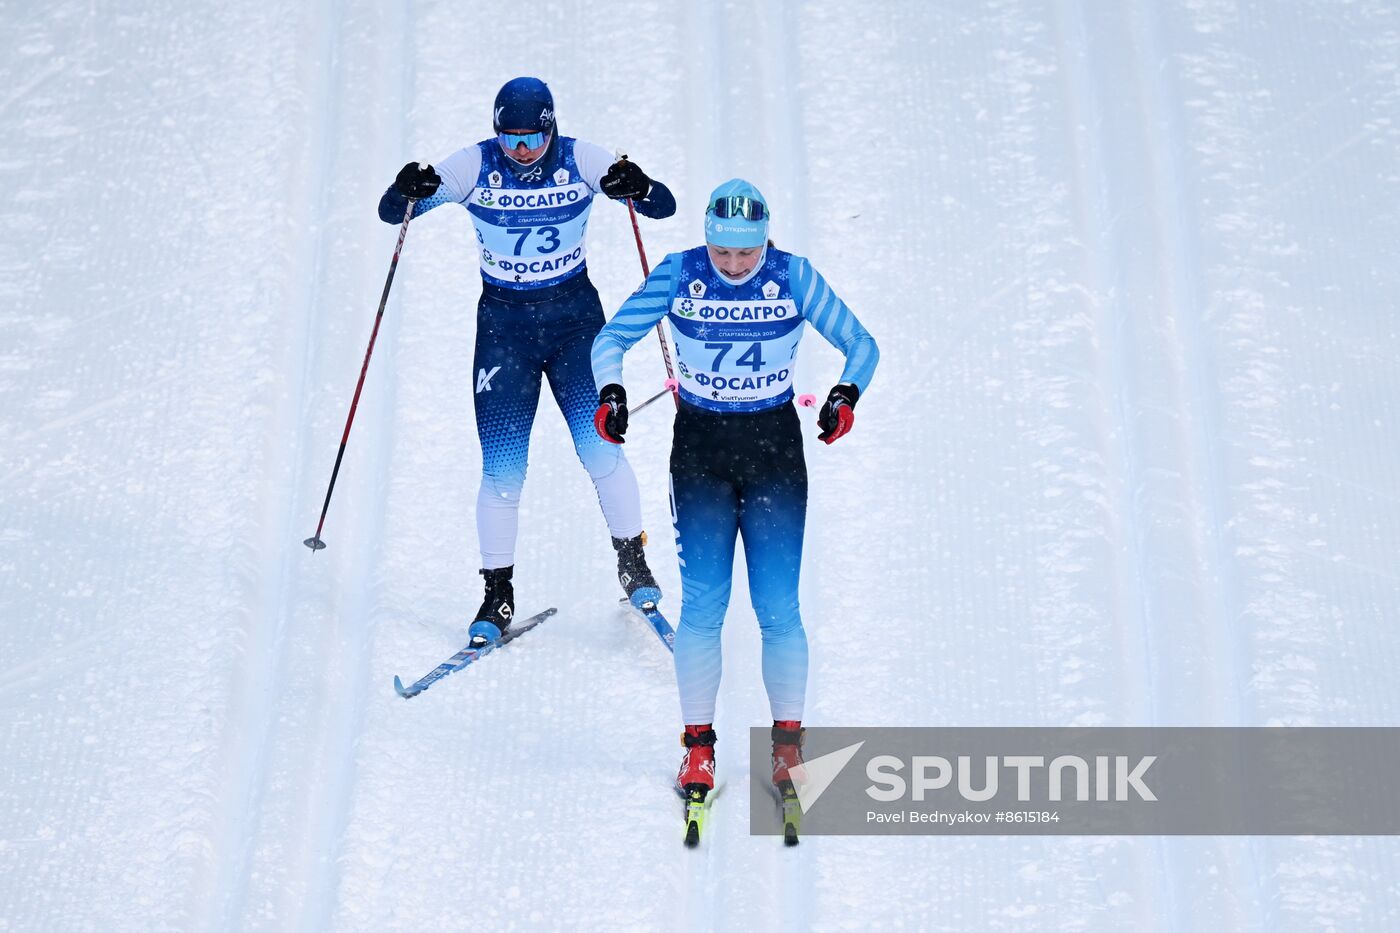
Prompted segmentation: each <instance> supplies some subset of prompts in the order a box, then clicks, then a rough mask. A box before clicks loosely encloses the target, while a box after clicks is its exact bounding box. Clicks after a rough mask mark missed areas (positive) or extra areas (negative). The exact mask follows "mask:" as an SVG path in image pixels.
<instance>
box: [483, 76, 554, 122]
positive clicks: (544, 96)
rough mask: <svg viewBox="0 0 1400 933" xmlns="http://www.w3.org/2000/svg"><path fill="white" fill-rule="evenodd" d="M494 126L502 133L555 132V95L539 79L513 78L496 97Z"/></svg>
mask: <svg viewBox="0 0 1400 933" xmlns="http://www.w3.org/2000/svg"><path fill="white" fill-rule="evenodd" d="M492 113H493V117H492V121H491V125H492V126H493V127H495V130H496V132H497V133H499V132H501V131H502V130H528V131H529V132H532V133H534V132H539V133H551V132H553V131H554V95H553V94H551V93H550V92H549V85H547V84H545V83H544V82H543V81H541V80H540V79H539V78H511V79H510V80H509V81H507V82H506V83H505V84H504V85H503V86H502V87H501V89H500V91H498V92H497V93H496V106H495V108H494V110H493V111H492Z"/></svg>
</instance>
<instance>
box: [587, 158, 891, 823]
mask: <svg viewBox="0 0 1400 933" xmlns="http://www.w3.org/2000/svg"><path fill="white" fill-rule="evenodd" d="M705 240H706V244H705V245H704V246H701V247H697V248H695V249H691V250H688V251H686V252H683V253H672V254H671V255H669V256H667V257H666V258H665V260H664V261H663V262H662V263H661V264H660V265H659V266H657V267H656V269H655V270H654V271H653V272H652V273H651V275H650V276H648V278H647V280H646V281H645V282H644V283H643V284H642V286H641V287H640V288H638V289H637V291H636V292H634V293H633V294H632V297H630V298H629V299H627V301H626V302H625V303H624V304H623V306H622V308H621V309H620V310H619V311H618V313H617V314H616V315H615V316H614V317H613V319H612V320H611V321H609V322H608V324H607V326H605V327H604V328H603V330H602V331H601V332H600V333H599V334H598V337H597V339H595V340H594V342H593V378H594V381H595V382H596V383H597V385H598V387H599V407H598V410H597V412H596V413H595V417H594V424H595V426H596V427H597V428H598V433H599V434H600V435H602V436H603V437H604V439H606V440H610V441H613V442H614V443H622V442H623V440H624V438H623V434H624V433H625V432H626V429H627V396H626V392H625V391H624V390H623V388H622V356H623V353H624V352H626V350H627V349H628V348H629V347H631V346H632V345H634V344H635V343H636V342H637V341H639V340H641V339H642V337H644V336H645V335H646V333H647V332H648V331H649V330H650V329H651V328H652V327H653V326H654V325H655V324H656V322H657V321H659V320H661V319H662V318H663V317H664V318H665V319H666V320H667V322H668V323H669V324H670V328H671V333H672V336H673V338H674V340H675V345H676V368H677V376H678V382H679V388H678V392H679V396H680V407H679V411H678V413H677V416H676V422H675V435H674V441H673V446H672V450H671V509H672V518H673V520H674V522H675V527H676V540H677V549H678V551H679V556H680V565H681V580H682V585H683V586H682V590H683V592H682V596H681V617H680V625H679V627H678V629H677V631H676V641H675V654H676V681H677V685H678V687H679V689H680V699H681V713H682V717H683V718H684V721H685V732H684V733H683V735H682V741H683V743H684V744H685V746H686V756H685V759H684V760H683V761H682V763H681V770H680V773H679V775H678V776H677V785H678V787H679V788H680V789H681V790H682V791H683V792H686V793H690V792H692V791H698V792H700V793H701V794H702V796H703V794H704V793H707V792H708V791H709V789H711V788H712V787H713V786H714V741H715V735H714V729H713V727H712V724H713V722H714V710H715V696H716V694H717V693H718V690H719V682H720V657H721V656H720V627H721V625H722V624H723V621H724V614H725V610H726V609H727V608H728V604H729V593H730V586H731V579H732V572H733V565H734V545H735V539H736V537H737V536H739V535H742V536H743V539H744V556H745V560H746V562H747V564H748V574H749V594H750V597H751V598H752V601H753V607H754V612H755V614H756V615H757V616H758V622H759V625H760V627H761V630H762V638H763V682H764V687H765V688H766V690H767V692H768V701H769V706H770V708H771V712H772V714H773V730H774V731H773V739H774V760H773V780H774V783H775V784H776V785H778V786H779V788H780V789H785V790H788V791H790V790H791V782H790V780H789V778H788V769H789V768H791V767H792V766H793V765H794V764H796V762H797V761H799V760H800V751H799V745H800V738H801V720H802V712H803V702H804V700H805V695H806V688H807V636H806V633H805V632H804V631H803V628H802V619H801V616H800V614H799V611H798V576H799V571H800V569H801V563H802V534H803V525H804V522H805V519H806V508H807V469H806V463H805V461H804V459H803V454H802V438H801V435H800V432H799V424H798V418H797V410H796V408H795V407H794V405H793V388H792V383H793V363H794V358H795V356H796V353H797V346H798V342H799V341H800V340H801V339H802V332H803V328H804V326H805V325H808V324H810V325H811V326H812V327H813V328H814V329H815V330H816V331H817V332H818V333H819V334H821V335H822V336H823V337H825V338H826V339H827V340H828V341H829V342H830V343H831V344H832V345H834V346H835V347H837V348H838V349H839V350H841V352H842V353H843V354H845V357H846V365H845V369H844V371H843V373H842V376H841V382H840V383H839V384H837V385H836V386H835V387H834V388H833V389H832V390H831V392H830V393H829V395H828V396H827V399H826V403H825V405H823V406H822V410H821V414H820V415H819V417H818V423H819V425H820V427H821V428H822V433H821V434H820V436H819V439H820V440H823V441H825V442H826V443H828V444H830V443H831V442H833V441H835V440H836V439H837V438H839V437H841V436H843V435H844V434H846V432H848V431H849V430H850V429H851V427H852V425H853V424H854V422H855V415H854V408H855V404H856V401H857V399H859V398H860V396H861V394H862V393H863V392H864V391H865V388H866V386H868V385H869V383H870V379H871V376H872V375H873V374H874V371H875V366H876V363H877V362H878V360H879V350H878V349H877V347H876V345H875V340H874V338H872V337H871V336H870V334H869V333H867V332H866V330H865V328H864V327H862V326H861V323H860V321H858V320H857V319H856V316H855V315H854V314H853V313H852V312H851V310H850V308H848V307H847V306H846V304H845V303H844V302H843V301H842V300H841V299H840V298H838V297H837V296H836V294H835V293H834V292H833V291H832V290H831V287H830V286H829V285H827V283H826V280H825V279H823V278H822V276H821V274H820V273H819V272H817V271H816V269H814V268H812V265H811V263H810V262H808V261H807V260H806V259H804V258H803V257H801V256H794V255H792V254H790V253H785V252H783V251H781V250H779V249H776V248H774V247H773V246H772V244H771V243H770V241H769V240H768V209H767V203H766V202H765V200H764V198H763V195H762V194H761V193H760V192H759V191H758V189H757V188H755V187H754V186H753V185H751V184H749V183H748V182H746V181H743V180H741V179H733V180H731V181H728V182H725V183H724V184H723V185H720V186H719V187H718V188H717V189H715V192H714V193H713V194H712V195H711V196H710V202H709V206H708V208H707V210H706V214H705ZM784 785H786V787H784Z"/></svg>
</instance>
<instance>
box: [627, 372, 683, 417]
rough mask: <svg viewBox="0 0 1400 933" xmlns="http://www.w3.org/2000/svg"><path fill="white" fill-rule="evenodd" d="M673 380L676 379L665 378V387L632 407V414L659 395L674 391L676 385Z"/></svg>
mask: <svg viewBox="0 0 1400 933" xmlns="http://www.w3.org/2000/svg"><path fill="white" fill-rule="evenodd" d="M675 381H676V380H674V379H667V380H666V388H664V389H662V390H661V391H660V392H658V393H656V394H655V395H653V396H652V397H651V398H649V399H647V400H646V401H645V402H643V403H642V404H640V405H638V406H637V407H636V408H634V409H632V414H634V415H635V414H636V413H637V412H639V411H641V410H642V409H643V408H646V407H647V406H648V405H650V404H651V403H652V402H654V401H656V400H657V399H659V398H660V397H661V396H663V395H665V394H666V393H667V392H675V391H676V387H675V386H674V385H673V383H674V382H675Z"/></svg>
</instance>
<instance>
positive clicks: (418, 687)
mask: <svg viewBox="0 0 1400 933" xmlns="http://www.w3.org/2000/svg"><path fill="white" fill-rule="evenodd" d="M558 611H559V610H558V609H553V608H551V609H546V610H545V611H544V612H541V613H537V614H536V615H532V616H530V618H528V619H525V620H524V621H521V622H517V623H515V624H514V625H512V626H510V627H509V628H507V629H506V630H505V634H503V635H502V636H501V638H500V640H499V641H494V642H492V643H490V644H489V645H483V646H482V647H480V648H473V647H471V646H470V645H468V646H466V647H464V648H463V649H462V650H461V651H459V652H457V653H456V654H454V655H453V656H452V657H450V658H448V659H447V660H446V661H443V662H442V663H441V664H439V665H438V666H437V667H435V668H433V669H432V670H431V671H429V672H428V673H427V674H424V675H423V676H422V677H420V678H418V679H417V680H415V681H414V682H413V683H411V684H409V685H408V686H407V687H405V686H404V685H403V680H402V679H400V677H399V676H398V675H397V674H395V675H394V690H395V691H397V693H398V695H399V696H401V697H403V698H404V699H405V700H407V699H409V698H410V697H416V696H417V695H418V694H420V693H422V692H423V691H424V690H427V689H428V688H429V687H431V686H432V685H433V684H435V683H437V682H438V681H439V680H442V678H444V677H446V676H447V675H448V674H451V673H453V672H454V671H460V670H461V669H462V668H464V667H466V666H467V665H469V664H474V663H476V662H477V661H480V660H481V659H482V658H484V657H486V656H487V655H488V654H490V653H491V652H493V651H495V650H496V649H497V648H502V647H505V646H506V645H508V644H510V643H511V642H513V641H515V640H516V639H517V638H519V637H520V636H521V635H524V634H525V633H526V632H528V631H530V629H532V628H534V627H535V626H537V625H539V624H540V623H541V622H543V621H544V620H545V619H548V618H549V617H550V616H552V615H554V614H555V613H556V612H558Z"/></svg>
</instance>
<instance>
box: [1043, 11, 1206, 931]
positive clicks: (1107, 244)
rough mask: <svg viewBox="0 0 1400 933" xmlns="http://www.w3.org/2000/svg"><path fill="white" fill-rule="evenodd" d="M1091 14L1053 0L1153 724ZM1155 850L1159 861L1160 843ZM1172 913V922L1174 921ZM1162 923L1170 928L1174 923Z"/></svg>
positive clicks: (1138, 644) (1128, 682) (1132, 620)
mask: <svg viewBox="0 0 1400 933" xmlns="http://www.w3.org/2000/svg"><path fill="white" fill-rule="evenodd" d="M1091 16H1092V14H1091V12H1090V11H1087V10H1085V9H1084V8H1083V6H1082V4H1081V3H1080V2H1079V0H1059V2H1057V3H1056V5H1055V10H1054V17H1053V18H1054V23H1055V27H1056V34H1057V38H1058V44H1059V50H1060V59H1061V61H1062V62H1063V68H1064V73H1065V100H1066V104H1067V107H1068V113H1069V120H1068V125H1069V126H1070V127H1071V128H1072V136H1071V140H1072V147H1073V150H1074V160H1073V161H1074V164H1075V165H1076V166H1077V171H1076V173H1075V177H1074V182H1073V184H1072V186H1071V190H1072V192H1073V203H1074V206H1075V223H1076V225H1077V226H1078V227H1079V229H1080V231H1081V236H1080V237H1079V240H1080V241H1081V242H1082V243H1083V244H1084V270H1083V274H1084V276H1085V282H1086V286H1087V289H1088V295H1089V302H1088V303H1089V305H1090V308H1089V310H1090V312H1091V314H1092V316H1093V318H1094V321H1095V330H1096V331H1097V332H1098V334H1099V335H1100V339H1099V340H1098V341H1097V346H1098V351H1097V355H1098V364H1097V365H1098V370H1099V376H1098V383H1099V385H1100V386H1101V390H1100V392H1101V400H1102V401H1101V404H1102V406H1103V422H1104V426H1105V427H1104V432H1103V436H1104V438H1105V440H1104V445H1105V448H1106V449H1105V451H1104V459H1105V463H1106V464H1107V470H1106V479H1107V482H1108V484H1109V491H1110V495H1109V501H1110V503H1112V513H1113V514H1114V516H1115V522H1114V526H1115V528H1116V532H1117V533H1116V537H1117V541H1116V542H1115V546H1114V547H1113V548H1112V553H1113V555H1114V557H1113V560H1114V567H1113V573H1112V579H1113V580H1114V581H1115V585H1116V588H1117V599H1116V606H1115V611H1114V612H1113V614H1112V618H1113V619H1114V620H1115V621H1116V623H1117V627H1118V628H1119V632H1118V633H1117V640H1118V643H1119V644H1120V645H1121V646H1123V652H1124V654H1123V658H1122V663H1121V664H1120V665H1119V670H1120V671H1121V672H1122V681H1123V685H1124V686H1123V691H1122V695H1123V703H1122V707H1123V721H1124V722H1125V723H1133V722H1139V723H1141V722H1143V721H1144V720H1146V721H1147V722H1151V721H1152V715H1151V705H1152V697H1151V689H1150V686H1147V687H1144V686H1143V685H1144V684H1148V685H1150V683H1151V681H1152V677H1151V671H1150V667H1149V664H1150V662H1149V659H1150V658H1151V657H1152V652H1153V645H1152V644H1151V643H1150V641H1149V640H1148V639H1149V638H1150V632H1149V627H1148V626H1147V625H1146V624H1145V617H1146V616H1147V607H1146V605H1145V601H1146V596H1145V594H1144V593H1143V587H1142V583H1141V580H1142V575H1143V572H1144V571H1143V567H1142V555H1141V552H1140V547H1139V544H1138V540H1139V536H1138V533H1137V530H1136V524H1137V521H1138V516H1137V514H1136V509H1137V505H1136V501H1137V494H1136V489H1137V487H1138V483H1139V482H1140V480H1139V478H1138V473H1139V470H1138V468H1137V464H1136V462H1135V458H1134V457H1133V450H1134V443H1133V430H1132V423H1131V422H1132V418H1131V414H1130V410H1131V409H1130V405H1129V402H1128V399H1127V398H1126V397H1125V396H1126V393H1127V391H1128V384H1129V377H1128V375H1127V373H1126V371H1125V369H1126V365H1127V360H1126V359H1125V357H1124V354H1123V352H1122V348H1121V346H1120V345H1119V342H1118V337H1117V333H1116V332H1117V327H1118V324H1117V321H1115V320H1113V319H1112V315H1113V312H1114V310H1115V309H1114V308H1113V307H1112V306H1111V302H1112V299H1111V296H1112V295H1114V294H1115V293H1116V292H1117V291H1118V289H1117V288H1116V287H1115V286H1116V283H1115V282H1113V281H1110V276H1111V275H1112V274H1113V270H1115V269H1116V268H1117V264H1116V259H1117V256H1116V249H1115V247H1114V235H1115V230H1114V226H1115V224H1116V221H1117V218H1116V217H1115V216H1114V214H1113V205H1112V204H1111V203H1110V202H1109V199H1108V195H1107V192H1106V191H1105V190H1104V185H1103V182H1102V179H1104V178H1105V177H1106V175H1105V171H1106V170H1105V166H1104V165H1103V157H1104V154H1103V152H1102V150H1101V141H1100V139H1099V138H1098V137H1097V135H1096V134H1097V133H1098V131H1099V129H1100V128H1101V127H1102V126H1103V124H1104V119H1105V118H1104V115H1103V114H1102V113H1101V112H1100V108H1099V104H1098V101H1097V95H1096V93H1095V89H1096V87H1097V82H1096V80H1095V78H1096V76H1095V74H1094V63H1093V61H1092V58H1093V52H1092V49H1091V45H1090V34H1089V26H1088V21H1087V20H1088V19H1089V18H1091ZM1115 426H1116V427H1117V429H1116V430H1115V429H1114V428H1115ZM1135 671H1136V672H1139V673H1138V676H1134V672H1135ZM1132 851H1133V861H1134V870H1135V874H1136V876H1137V879H1138V881H1137V887H1138V889H1139V890H1140V891H1142V893H1143V895H1144V898H1143V903H1142V906H1141V907H1140V908H1139V909H1138V911H1137V914H1136V920H1135V925H1137V926H1142V927H1145V926H1147V925H1150V924H1151V922H1152V919H1153V918H1160V917H1162V916H1163V911H1162V909H1161V905H1162V904H1163V903H1167V904H1168V905H1170V900H1169V892H1167V891H1165V890H1164V889H1163V887H1164V885H1163V882H1162V880H1161V879H1162V878H1163V874H1162V873H1161V872H1159V871H1156V870H1154V869H1155V868H1156V867H1157V866H1151V865H1148V864H1145V859H1144V858H1143V857H1142V854H1141V853H1142V849H1141V848H1140V847H1134V848H1133V850H1132ZM1157 853H1158V857H1159V859H1160V857H1161V849H1160V846H1158V847H1157ZM1171 919H1172V920H1173V921H1177V922H1179V918H1175V917H1172V918H1171ZM1167 925H1168V927H1169V928H1174V927H1173V925H1172V923H1168V924H1167Z"/></svg>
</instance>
